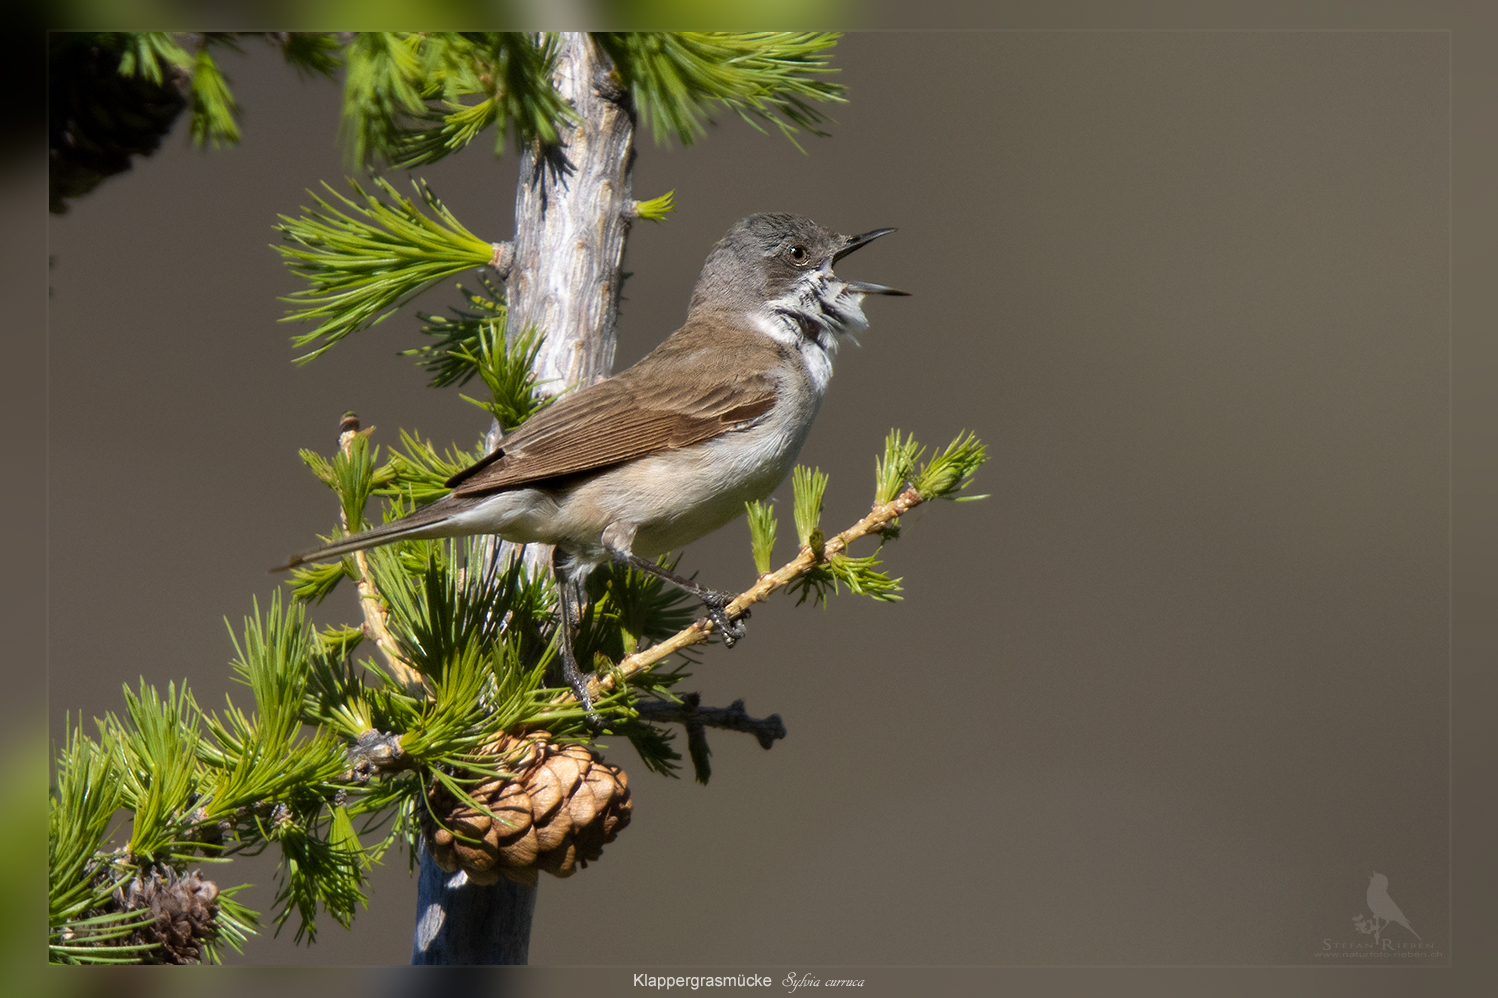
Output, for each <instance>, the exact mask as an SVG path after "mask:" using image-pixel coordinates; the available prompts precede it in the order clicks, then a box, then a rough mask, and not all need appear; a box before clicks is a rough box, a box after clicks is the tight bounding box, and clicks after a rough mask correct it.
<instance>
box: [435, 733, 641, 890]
mask: <svg viewBox="0 0 1498 998" xmlns="http://www.w3.org/2000/svg"><path fill="white" fill-rule="evenodd" d="M483 751H484V752H485V754H489V755H500V756H506V757H511V756H513V757H514V761H513V762H507V764H506V766H507V768H509V769H511V770H513V771H514V773H515V775H514V776H513V777H510V778H507V779H499V780H490V781H488V782H486V783H481V784H479V785H478V786H477V787H476V788H474V789H473V790H472V791H470V792H469V793H470V795H471V796H472V797H473V799H474V800H475V801H477V802H479V803H481V804H483V805H484V807H485V808H487V809H488V810H489V812H490V814H492V815H493V817H492V818H491V817H490V815H489V814H485V813H483V811H480V810H478V809H476V808H474V807H472V806H470V805H468V804H465V803H463V802H462V801H459V800H458V799H457V798H456V797H454V796H453V795H452V794H451V793H449V792H448V790H447V789H446V788H445V787H443V786H442V785H441V784H436V785H434V786H433V787H432V789H431V790H430V791H429V793H428V795H427V800H428V803H429V804H430V805H431V813H430V814H424V815H423V817H422V834H423V836H424V837H425V839H426V847H427V851H428V852H430V853H431V854H432V859H433V860H434V861H436V863H437V865H438V866H439V867H441V868H442V869H443V870H444V871H446V872H448V873H455V872H457V871H458V870H463V871H464V872H465V873H467V874H468V879H469V880H472V881H473V882H474V883H476V884H493V883H496V882H497V881H498V880H499V878H500V877H505V878H507V879H509V880H513V881H515V882H516V883H520V884H525V885H528V886H529V885H533V884H535V882H536V873H537V871H538V870H545V871H546V872H547V873H550V874H553V875H555V876H558V877H570V876H572V874H574V873H576V872H577V870H578V869H579V868H580V867H584V866H587V865H588V863H589V862H590V861H593V860H596V859H598V858H599V857H600V856H602V855H603V847H604V846H605V845H607V844H608V843H610V842H612V841H614V837H615V836H616V835H618V833H619V832H620V831H622V830H623V829H624V827H625V826H626V825H628V824H629V818H630V811H631V808H632V804H631V801H630V796H629V780H628V778H627V777H626V776H625V774H624V771H623V770H622V769H619V768H618V767H615V766H610V765H608V764H607V763H605V762H604V761H603V759H602V757H601V756H599V755H598V753H597V752H595V751H594V750H593V749H591V748H589V747H588V746H586V745H578V744H569V745H561V746H558V745H555V744H553V743H552V742H551V740H550V739H549V738H548V737H547V736H546V734H545V733H544V732H538V733H532V734H529V735H525V736H521V737H517V736H512V735H504V736H501V737H500V738H499V739H497V740H496V741H495V742H493V743H491V744H490V745H488V746H486V747H485V748H484V750H483ZM433 816H435V820H434V818H433Z"/></svg>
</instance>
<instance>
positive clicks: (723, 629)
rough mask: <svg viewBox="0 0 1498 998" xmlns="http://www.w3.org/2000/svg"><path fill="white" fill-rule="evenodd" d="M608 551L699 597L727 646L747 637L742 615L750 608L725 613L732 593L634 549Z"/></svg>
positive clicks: (629, 564)
mask: <svg viewBox="0 0 1498 998" xmlns="http://www.w3.org/2000/svg"><path fill="white" fill-rule="evenodd" d="M609 554H610V555H611V556H612V557H613V559H614V560H615V561H617V562H621V563H623V564H625V565H628V566H629V567H631V568H638V569H639V570H640V571H642V572H649V573H650V574H651V575H654V576H656V577H657V578H661V579H665V580H666V581H667V582H670V583H672V584H673V585H676V586H679V587H680V588H682V589H685V590H686V591H687V592H689V593H691V594H692V595H693V596H696V597H697V598H698V599H700V600H701V601H702V603H703V605H704V606H706V607H707V616H708V619H709V620H711V621H712V622H713V624H714V625H715V626H716V627H717V628H718V633H719V634H722V635H723V644H724V645H726V646H727V647H729V648H732V647H733V646H734V644H735V642H737V641H739V640H741V639H742V638H743V637H744V634H745V633H746V628H745V626H744V619H743V618H745V617H748V616H749V611H748V610H745V611H744V612H743V613H742V614H740V619H738V620H729V619H728V614H727V613H725V612H724V610H725V609H726V608H727V606H728V604H730V603H732V602H733V600H734V594H733V593H725V592H720V591H719V590H717V589H708V588H707V587H706V586H699V585H698V584H697V583H695V582H693V581H692V580H691V579H685V578H682V577H681V576H680V575H677V574H676V573H675V572H672V571H670V570H669V569H665V568H662V567H661V566H659V565H657V564H656V563H655V562H653V561H651V560H650V559H648V558H641V557H640V556H639V555H637V554H635V553H634V552H633V551H629V550H627V549H626V550H622V551H621V550H619V549H617V548H613V547H611V548H610V549H609Z"/></svg>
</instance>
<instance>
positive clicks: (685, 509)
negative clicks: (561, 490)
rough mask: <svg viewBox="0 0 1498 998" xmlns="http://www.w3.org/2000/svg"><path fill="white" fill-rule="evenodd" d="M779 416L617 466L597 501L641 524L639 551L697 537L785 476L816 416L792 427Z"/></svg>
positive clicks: (648, 552) (614, 517) (656, 550)
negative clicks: (788, 430)
mask: <svg viewBox="0 0 1498 998" xmlns="http://www.w3.org/2000/svg"><path fill="white" fill-rule="evenodd" d="M778 422H779V421H778V420H771V421H767V422H765V423H761V424H759V425H757V426H753V427H749V428H747V429H745V430H739V431H734V432H730V433H726V434H724V435H723V436H720V437H716V438H714V439H712V440H709V441H706V442H704V443H701V444H696V445H694V446H692V447H687V448H683V449H682V450H677V451H667V452H664V453H661V454H655V455H652V456H650V457H647V458H643V459H641V460H639V461H635V462H632V463H631V464H629V465H627V466H624V467H621V468H618V469H614V470H612V471H610V472H608V473H606V474H605V475H601V476H599V478H598V479H596V480H595V482H596V485H597V487H598V488H597V499H596V500H595V501H597V502H598V503H599V505H600V506H601V507H604V508H606V509H608V511H609V514H610V515H609V519H610V521H611V522H618V523H622V524H632V525H634V527H635V534H634V543H633V545H632V549H633V551H634V552H635V553H636V554H638V555H642V556H644V557H654V556H655V555H658V554H662V553H664V552H666V551H670V550H673V549H675V548H679V547H682V546H684V545H686V544H690V543H691V542H692V541H695V540H696V539H697V538H699V537H702V536H704V535H706V534H710V533H712V532H713V531H714V530H717V529H718V528H719V527H721V526H723V525H725V524H727V523H729V522H731V521H733V520H734V519H736V518H737V517H739V516H742V515H743V513H744V504H745V503H746V502H751V501H753V500H756V499H764V498H765V497H767V496H768V495H769V494H770V493H771V492H773V491H775V487H776V486H778V485H779V484H780V483H781V482H782V481H784V480H785V476H786V474H787V473H788V472H789V471H790V469H791V465H792V464H793V463H794V462H795V460H796V455H797V454H798V453H800V450H801V444H802V443H803V442H804V441H805V439H806V431H807V429H809V422H810V421H809V420H808V421H807V424H806V425H805V426H799V427H792V428H791V432H785V430H786V428H785V427H784V426H783V425H782V426H776V425H774V424H775V423H778ZM578 498H580V499H581V498H584V497H583V496H579V497H578Z"/></svg>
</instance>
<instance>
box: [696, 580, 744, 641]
mask: <svg viewBox="0 0 1498 998" xmlns="http://www.w3.org/2000/svg"><path fill="white" fill-rule="evenodd" d="M698 595H699V596H700V597H701V598H702V602H703V605H705V606H706V607H707V619H708V620H710V621H712V623H713V626H714V627H716V628H717V629H718V633H719V634H721V635H723V646H724V647H725V648H732V647H733V646H734V645H735V644H737V643H738V642H740V641H742V640H743V638H744V635H745V634H747V633H748V632H749V628H748V626H747V625H746V624H745V623H744V621H745V620H747V619H748V618H749V611H748V610H745V611H744V612H743V613H741V614H739V619H737V620H730V619H729V617H728V613H727V609H728V604H730V603H732V602H733V601H734V599H735V598H736V597H735V596H734V595H733V593H723V592H719V591H718V590H716V589H704V590H702V591H701V592H700V593H698Z"/></svg>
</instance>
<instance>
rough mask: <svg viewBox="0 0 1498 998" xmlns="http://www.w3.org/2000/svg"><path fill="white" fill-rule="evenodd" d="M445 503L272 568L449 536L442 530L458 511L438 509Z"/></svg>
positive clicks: (436, 503)
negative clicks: (398, 542) (408, 541)
mask: <svg viewBox="0 0 1498 998" xmlns="http://www.w3.org/2000/svg"><path fill="white" fill-rule="evenodd" d="M441 502H442V500H440V499H439V500H438V501H437V502H435V503H432V504H431V505H430V506H424V507H422V508H421V509H418V510H417V511H416V512H414V513H412V514H411V515H410V516H403V517H401V518H400V519H399V520H392V521H391V522H390V523H387V524H384V525H383V526H379V527H370V528H369V529H368V530H363V531H360V532H359V533H357V534H353V535H351V536H349V537H343V538H340V539H339V540H336V541H334V542H333V543H331V544H324V545H323V546H322V547H319V548H313V549H312V550H310V551H303V552H301V553H300V554H294V555H292V556H291V559H290V560H289V561H287V562H286V564H284V565H277V566H276V567H275V568H273V569H271V571H272V572H284V571H286V570H287V569H290V568H296V567H297V566H298V565H304V564H306V563H307V562H309V561H322V560H326V559H329V558H341V557H343V556H344V555H346V554H352V553H353V552H355V551H363V550H365V549H366V548H374V547H379V546H380V545H381V544H389V543H391V542H392V541H398V540H401V539H402V538H412V537H443V536H446V535H445V534H444V532H443V530H442V526H443V524H444V523H446V521H447V520H448V518H449V517H450V516H451V515H452V514H453V513H455V512H458V510H456V509H453V508H450V507H448V508H438V506H439V503H441ZM463 505H464V506H466V505H468V503H464V504H463Z"/></svg>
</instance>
